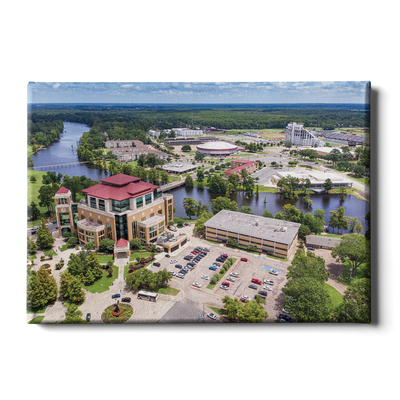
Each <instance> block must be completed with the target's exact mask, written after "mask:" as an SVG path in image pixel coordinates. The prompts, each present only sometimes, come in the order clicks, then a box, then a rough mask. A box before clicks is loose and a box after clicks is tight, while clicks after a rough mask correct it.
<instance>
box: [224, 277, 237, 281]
mask: <svg viewBox="0 0 400 400" xmlns="http://www.w3.org/2000/svg"><path fill="white" fill-rule="evenodd" d="M226 280H227V281H231V282H235V278H232V277H231V276H229V277H228V278H226Z"/></svg>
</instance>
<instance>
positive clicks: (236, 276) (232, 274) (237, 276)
mask: <svg viewBox="0 0 400 400" xmlns="http://www.w3.org/2000/svg"><path fill="white" fill-rule="evenodd" d="M231 276H234V277H235V278H239V274H238V273H237V272H231Z"/></svg>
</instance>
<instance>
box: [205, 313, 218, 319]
mask: <svg viewBox="0 0 400 400" xmlns="http://www.w3.org/2000/svg"><path fill="white" fill-rule="evenodd" d="M207 317H208V318H211V319H214V320H215V319H217V316H216V315H215V314H214V313H212V312H210V313H208V314H207Z"/></svg>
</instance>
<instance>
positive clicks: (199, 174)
mask: <svg viewBox="0 0 400 400" xmlns="http://www.w3.org/2000/svg"><path fill="white" fill-rule="evenodd" d="M196 175H197V181H198V182H203V181H204V172H203V171H202V170H201V169H199V170H198V171H197V172H196Z"/></svg>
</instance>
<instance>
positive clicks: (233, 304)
mask: <svg viewBox="0 0 400 400" xmlns="http://www.w3.org/2000/svg"><path fill="white" fill-rule="evenodd" d="M222 302H223V303H224V310H225V312H226V315H227V316H228V318H229V319H230V320H232V321H237V322H262V321H263V320H264V319H265V318H268V313H267V312H266V311H264V308H263V306H262V305H261V304H258V303H257V301H255V300H252V301H246V302H245V303H242V302H241V301H239V299H238V298H237V297H235V298H233V299H232V298H230V297H229V296H225V297H224V298H223V299H222Z"/></svg>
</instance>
